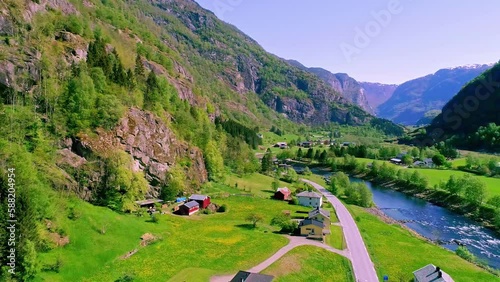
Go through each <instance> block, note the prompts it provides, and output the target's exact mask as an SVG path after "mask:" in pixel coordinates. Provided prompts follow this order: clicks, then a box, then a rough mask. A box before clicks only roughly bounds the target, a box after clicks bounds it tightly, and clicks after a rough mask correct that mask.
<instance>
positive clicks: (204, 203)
mask: <svg viewBox="0 0 500 282" xmlns="http://www.w3.org/2000/svg"><path fill="white" fill-rule="evenodd" d="M189 201H196V202H197V203H198V204H199V205H200V208H202V209H206V208H207V207H208V205H210V197H209V196H206V195H199V194H193V195H191V197H189Z"/></svg>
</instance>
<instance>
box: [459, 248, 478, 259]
mask: <svg viewBox="0 0 500 282" xmlns="http://www.w3.org/2000/svg"><path fill="white" fill-rule="evenodd" d="M455 253H456V254H457V255H458V256H459V257H461V258H463V259H465V260H466V261H470V262H475V261H476V260H477V258H476V256H474V255H473V254H472V253H471V252H470V251H469V249H467V247H465V246H459V247H458V248H457V250H456V251H455Z"/></svg>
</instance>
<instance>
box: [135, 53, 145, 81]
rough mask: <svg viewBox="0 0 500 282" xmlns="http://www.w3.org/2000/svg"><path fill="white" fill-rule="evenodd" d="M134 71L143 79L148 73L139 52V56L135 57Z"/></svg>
mask: <svg viewBox="0 0 500 282" xmlns="http://www.w3.org/2000/svg"><path fill="white" fill-rule="evenodd" d="M134 73H135V76H136V77H137V78H138V79H143V78H144V76H145V73H146V71H145V70H144V64H143V63H142V59H141V56H140V55H139V54H137V56H136V57H135V69H134Z"/></svg>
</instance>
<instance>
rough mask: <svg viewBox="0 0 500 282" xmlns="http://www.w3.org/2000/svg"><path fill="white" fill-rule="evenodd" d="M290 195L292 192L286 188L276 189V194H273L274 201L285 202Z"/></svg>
mask: <svg viewBox="0 0 500 282" xmlns="http://www.w3.org/2000/svg"><path fill="white" fill-rule="evenodd" d="M291 195H292V191H290V189H288V188H287V187H283V188H278V190H277V191H276V193H274V198H275V199H276V200H281V201H287V200H290V198H291V197H290V196H291Z"/></svg>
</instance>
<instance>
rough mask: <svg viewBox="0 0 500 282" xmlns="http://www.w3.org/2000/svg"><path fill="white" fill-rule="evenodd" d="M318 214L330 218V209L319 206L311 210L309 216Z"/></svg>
mask: <svg viewBox="0 0 500 282" xmlns="http://www.w3.org/2000/svg"><path fill="white" fill-rule="evenodd" d="M318 214H321V215H322V216H324V217H327V218H330V211H327V210H325V209H322V208H320V207H317V208H315V209H313V210H312V211H310V212H309V218H311V217H314V216H316V215H318Z"/></svg>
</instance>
